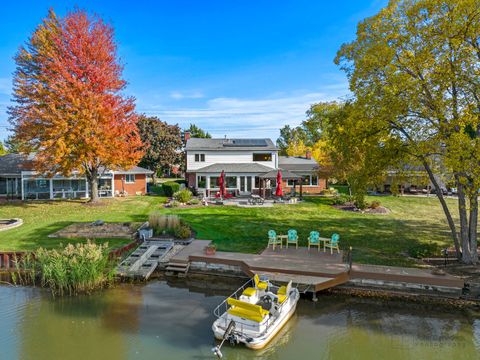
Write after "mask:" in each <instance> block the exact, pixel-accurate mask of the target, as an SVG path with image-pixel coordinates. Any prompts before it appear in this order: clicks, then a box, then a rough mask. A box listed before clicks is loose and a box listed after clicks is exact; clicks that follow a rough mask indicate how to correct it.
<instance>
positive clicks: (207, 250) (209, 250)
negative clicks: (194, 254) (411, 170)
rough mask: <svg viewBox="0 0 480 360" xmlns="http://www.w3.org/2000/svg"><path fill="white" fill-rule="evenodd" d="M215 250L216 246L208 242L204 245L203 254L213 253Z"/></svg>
mask: <svg viewBox="0 0 480 360" xmlns="http://www.w3.org/2000/svg"><path fill="white" fill-rule="evenodd" d="M216 252H217V247H216V246H215V245H214V244H209V245H207V246H205V255H215V253H216Z"/></svg>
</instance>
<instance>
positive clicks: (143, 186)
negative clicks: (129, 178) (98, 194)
mask: <svg viewBox="0 0 480 360" xmlns="http://www.w3.org/2000/svg"><path fill="white" fill-rule="evenodd" d="M124 177H125V175H124V174H116V175H115V177H114V179H113V181H114V184H115V192H117V191H118V192H120V193H121V192H122V191H123V190H125V191H126V192H127V193H128V195H136V194H137V192H141V193H142V195H145V194H146V192H147V176H146V175H145V174H135V182H134V183H127V182H123V185H122V179H124Z"/></svg>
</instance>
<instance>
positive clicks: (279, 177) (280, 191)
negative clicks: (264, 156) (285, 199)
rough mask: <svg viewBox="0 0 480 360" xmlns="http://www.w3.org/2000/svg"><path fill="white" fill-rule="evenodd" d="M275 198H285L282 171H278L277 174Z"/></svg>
mask: <svg viewBox="0 0 480 360" xmlns="http://www.w3.org/2000/svg"><path fill="white" fill-rule="evenodd" d="M275 196H283V189H282V171H281V170H278V173H277V189H276V190H275Z"/></svg>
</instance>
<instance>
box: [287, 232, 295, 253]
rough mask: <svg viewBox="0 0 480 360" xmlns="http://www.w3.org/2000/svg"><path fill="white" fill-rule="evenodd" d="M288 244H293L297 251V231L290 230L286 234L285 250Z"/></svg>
mask: <svg viewBox="0 0 480 360" xmlns="http://www.w3.org/2000/svg"><path fill="white" fill-rule="evenodd" d="M288 244H295V248H296V249H298V235H297V230H294V229H290V230H288V232H287V249H288Z"/></svg>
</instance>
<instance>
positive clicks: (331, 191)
mask: <svg viewBox="0 0 480 360" xmlns="http://www.w3.org/2000/svg"><path fill="white" fill-rule="evenodd" d="M320 194H321V195H326V196H337V195H338V191H337V190H336V189H334V188H332V187H330V188H328V189H323V190H322V191H320Z"/></svg>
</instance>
